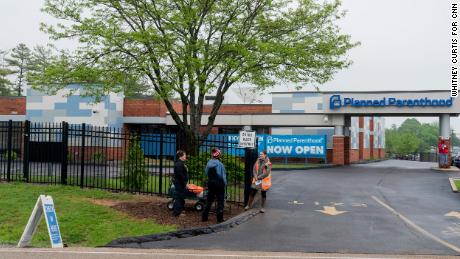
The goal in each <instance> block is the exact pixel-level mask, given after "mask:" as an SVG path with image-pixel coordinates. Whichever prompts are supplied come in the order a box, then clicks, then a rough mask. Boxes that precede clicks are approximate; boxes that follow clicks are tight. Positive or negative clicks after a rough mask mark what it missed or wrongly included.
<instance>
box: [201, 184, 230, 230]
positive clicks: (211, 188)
mask: <svg viewBox="0 0 460 259" xmlns="http://www.w3.org/2000/svg"><path fill="white" fill-rule="evenodd" d="M215 199H217V208H216V209H217V211H216V216H217V222H223V221H224V200H225V185H222V184H212V183H209V184H208V197H207V199H206V206H205V207H204V211H203V215H202V220H203V221H207V220H208V215H209V210H211V206H212V203H213V202H214V200H215Z"/></svg>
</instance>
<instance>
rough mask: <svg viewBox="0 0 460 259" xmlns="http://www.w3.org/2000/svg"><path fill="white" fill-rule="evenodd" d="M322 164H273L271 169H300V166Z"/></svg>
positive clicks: (317, 165) (309, 166) (313, 166)
mask: <svg viewBox="0 0 460 259" xmlns="http://www.w3.org/2000/svg"><path fill="white" fill-rule="evenodd" d="M323 166H324V164H277V163H275V164H273V165H272V168H273V169H285V168H286V169H297V168H299V169H302V168H319V167H323Z"/></svg>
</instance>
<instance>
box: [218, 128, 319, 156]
mask: <svg viewBox="0 0 460 259" xmlns="http://www.w3.org/2000/svg"><path fill="white" fill-rule="evenodd" d="M222 137H223V138H225V140H226V141H228V143H229V145H232V146H233V147H234V148H236V147H237V144H238V141H239V135H236V134H219V135H210V137H209V138H211V139H216V138H222ZM231 143H234V144H231ZM257 144H258V145H257V147H258V150H259V151H262V150H265V151H267V155H268V156H269V157H270V156H271V157H302V158H309V157H311V158H324V157H326V154H327V146H326V145H327V136H326V135H265V134H261V135H257ZM229 147H230V146H229ZM224 152H225V150H224ZM233 152H236V154H232V155H238V156H244V149H233Z"/></svg>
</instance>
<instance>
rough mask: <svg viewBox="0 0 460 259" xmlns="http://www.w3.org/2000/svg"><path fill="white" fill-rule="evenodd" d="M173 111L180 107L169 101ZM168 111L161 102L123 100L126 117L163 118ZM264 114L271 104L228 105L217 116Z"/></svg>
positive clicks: (178, 103) (180, 108)
mask: <svg viewBox="0 0 460 259" xmlns="http://www.w3.org/2000/svg"><path fill="white" fill-rule="evenodd" d="M171 102H172V105H173V107H174V110H175V111H177V112H178V113H182V105H181V103H180V102H178V101H171ZM211 109H212V105H205V106H204V107H203V113H205V114H206V113H210V112H211ZM167 112H168V109H167V108H166V105H165V104H164V102H163V101H162V100H154V99H125V100H124V103H123V116H126V117H154V116H158V117H165V116H166V113H167ZM242 112H244V114H264V113H271V112H272V105H271V104H228V105H222V106H221V108H220V110H219V114H241V113H242Z"/></svg>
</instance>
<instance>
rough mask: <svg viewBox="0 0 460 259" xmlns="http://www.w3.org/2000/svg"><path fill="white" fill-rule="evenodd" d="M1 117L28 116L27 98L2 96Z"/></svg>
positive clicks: (0, 99)
mask: <svg viewBox="0 0 460 259" xmlns="http://www.w3.org/2000/svg"><path fill="white" fill-rule="evenodd" d="M0 115H26V97H9V96H8V97H7V96H0Z"/></svg>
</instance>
